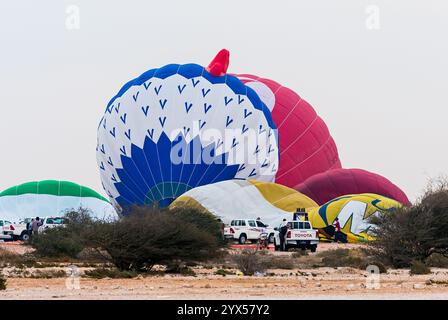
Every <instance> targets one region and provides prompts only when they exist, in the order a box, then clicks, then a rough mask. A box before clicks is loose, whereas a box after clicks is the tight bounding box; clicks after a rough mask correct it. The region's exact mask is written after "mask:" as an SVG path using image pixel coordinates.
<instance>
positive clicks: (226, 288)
mask: <svg viewBox="0 0 448 320" xmlns="http://www.w3.org/2000/svg"><path fill="white" fill-rule="evenodd" d="M353 247H356V246H354V245H343V244H321V245H320V247H319V250H318V251H320V252H322V251H324V250H333V249H336V248H353ZM0 248H3V249H6V250H9V251H12V252H15V253H19V254H23V253H25V252H26V251H27V250H29V249H27V247H25V246H22V245H11V244H0ZM269 254H272V255H288V254H290V253H279V252H271V253H269ZM306 259H313V254H310V255H309V256H308V257H307V258H306ZM44 269H51V270H52V271H65V270H66V269H67V266H59V267H51V268H44ZM86 269H89V268H88V267H79V269H78V272H79V273H80V274H82V273H83V272H84V271H85V270H86ZM193 269H194V272H195V273H196V275H195V276H182V275H172V274H165V275H151V276H143V275H139V276H137V277H136V278H133V279H110V278H103V279H92V278H86V277H83V276H81V277H60V278H49V279H46V278H32V277H23V276H20V277H19V276H14V274H15V273H14V272H13V271H14V270H12V269H11V268H4V269H3V271H2V272H3V274H4V275H6V277H7V289H6V290H3V291H0V299H32V300H39V299H104V300H107V299H186V300H189V299H191V300H201V299H224V300H228V299H250V300H263V299H332V300H334V299H401V300H402V299H448V269H435V268H434V269H432V273H431V274H428V275H413V276H411V275H410V274H409V270H406V269H403V270H389V271H388V272H387V274H381V275H379V276H373V278H372V277H371V276H368V273H367V272H366V271H364V270H359V269H354V268H328V267H320V268H309V269H303V268H295V269H290V270H284V269H271V270H267V272H266V273H265V274H258V275H255V276H242V275H226V276H222V275H217V274H216V273H215V272H216V270H217V267H213V268H211V267H207V268H206V267H204V266H196V267H193ZM27 272H28V273H29V274H33V273H34V272H42V268H40V269H39V270H37V269H35V268H28V269H27ZM378 277H379V278H378ZM375 284H379V286H378V285H375ZM374 287H376V288H374Z"/></svg>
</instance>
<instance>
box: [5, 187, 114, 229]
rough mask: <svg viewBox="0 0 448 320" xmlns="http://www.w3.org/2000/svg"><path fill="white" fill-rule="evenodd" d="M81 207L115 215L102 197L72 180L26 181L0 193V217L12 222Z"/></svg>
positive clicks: (96, 214) (97, 215)
mask: <svg viewBox="0 0 448 320" xmlns="http://www.w3.org/2000/svg"><path fill="white" fill-rule="evenodd" d="M80 208H82V209H86V210H88V212H89V213H90V214H91V215H92V217H94V218H100V219H103V218H104V219H111V218H112V219H114V218H116V217H117V213H116V211H115V209H114V208H113V206H112V205H111V204H110V203H109V201H107V200H106V199H105V198H104V197H102V196H101V195H100V194H98V193H97V192H95V191H94V190H92V189H90V188H87V187H84V186H81V185H79V184H76V183H73V182H67V181H57V180H44V181H35V182H28V183H24V184H20V185H17V186H14V187H11V188H9V189H6V190H4V191H3V192H1V193H0V217H1V218H3V219H7V220H10V221H14V222H20V221H22V220H23V219H24V218H34V217H47V216H57V215H63V214H64V213H66V212H68V211H72V210H78V209H80Z"/></svg>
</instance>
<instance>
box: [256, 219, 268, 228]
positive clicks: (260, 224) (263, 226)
mask: <svg viewBox="0 0 448 320" xmlns="http://www.w3.org/2000/svg"><path fill="white" fill-rule="evenodd" d="M257 227H259V228H266V227H267V225H265V224H264V223H263V222H261V221H260V220H257Z"/></svg>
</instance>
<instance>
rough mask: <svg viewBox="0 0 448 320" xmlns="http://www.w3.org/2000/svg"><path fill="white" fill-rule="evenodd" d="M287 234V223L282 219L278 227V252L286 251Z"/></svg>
mask: <svg viewBox="0 0 448 320" xmlns="http://www.w3.org/2000/svg"><path fill="white" fill-rule="evenodd" d="M287 233H288V222H287V221H286V219H283V221H282V224H281V225H280V230H279V237H280V251H285V250H286V243H285V238H286V234H287Z"/></svg>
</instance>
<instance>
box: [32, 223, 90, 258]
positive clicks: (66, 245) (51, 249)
mask: <svg viewBox="0 0 448 320" xmlns="http://www.w3.org/2000/svg"><path fill="white" fill-rule="evenodd" d="M31 245H32V246H33V247H34V249H36V251H35V254H36V255H38V256H42V257H70V258H76V256H77V255H78V254H79V253H80V252H81V251H82V250H83V249H84V246H83V243H82V239H81V238H80V235H79V234H75V233H73V232H72V231H71V230H70V229H67V228H62V227H61V228H54V229H49V230H46V231H45V232H43V233H42V234H39V235H34V236H33V237H32V239H31Z"/></svg>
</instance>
